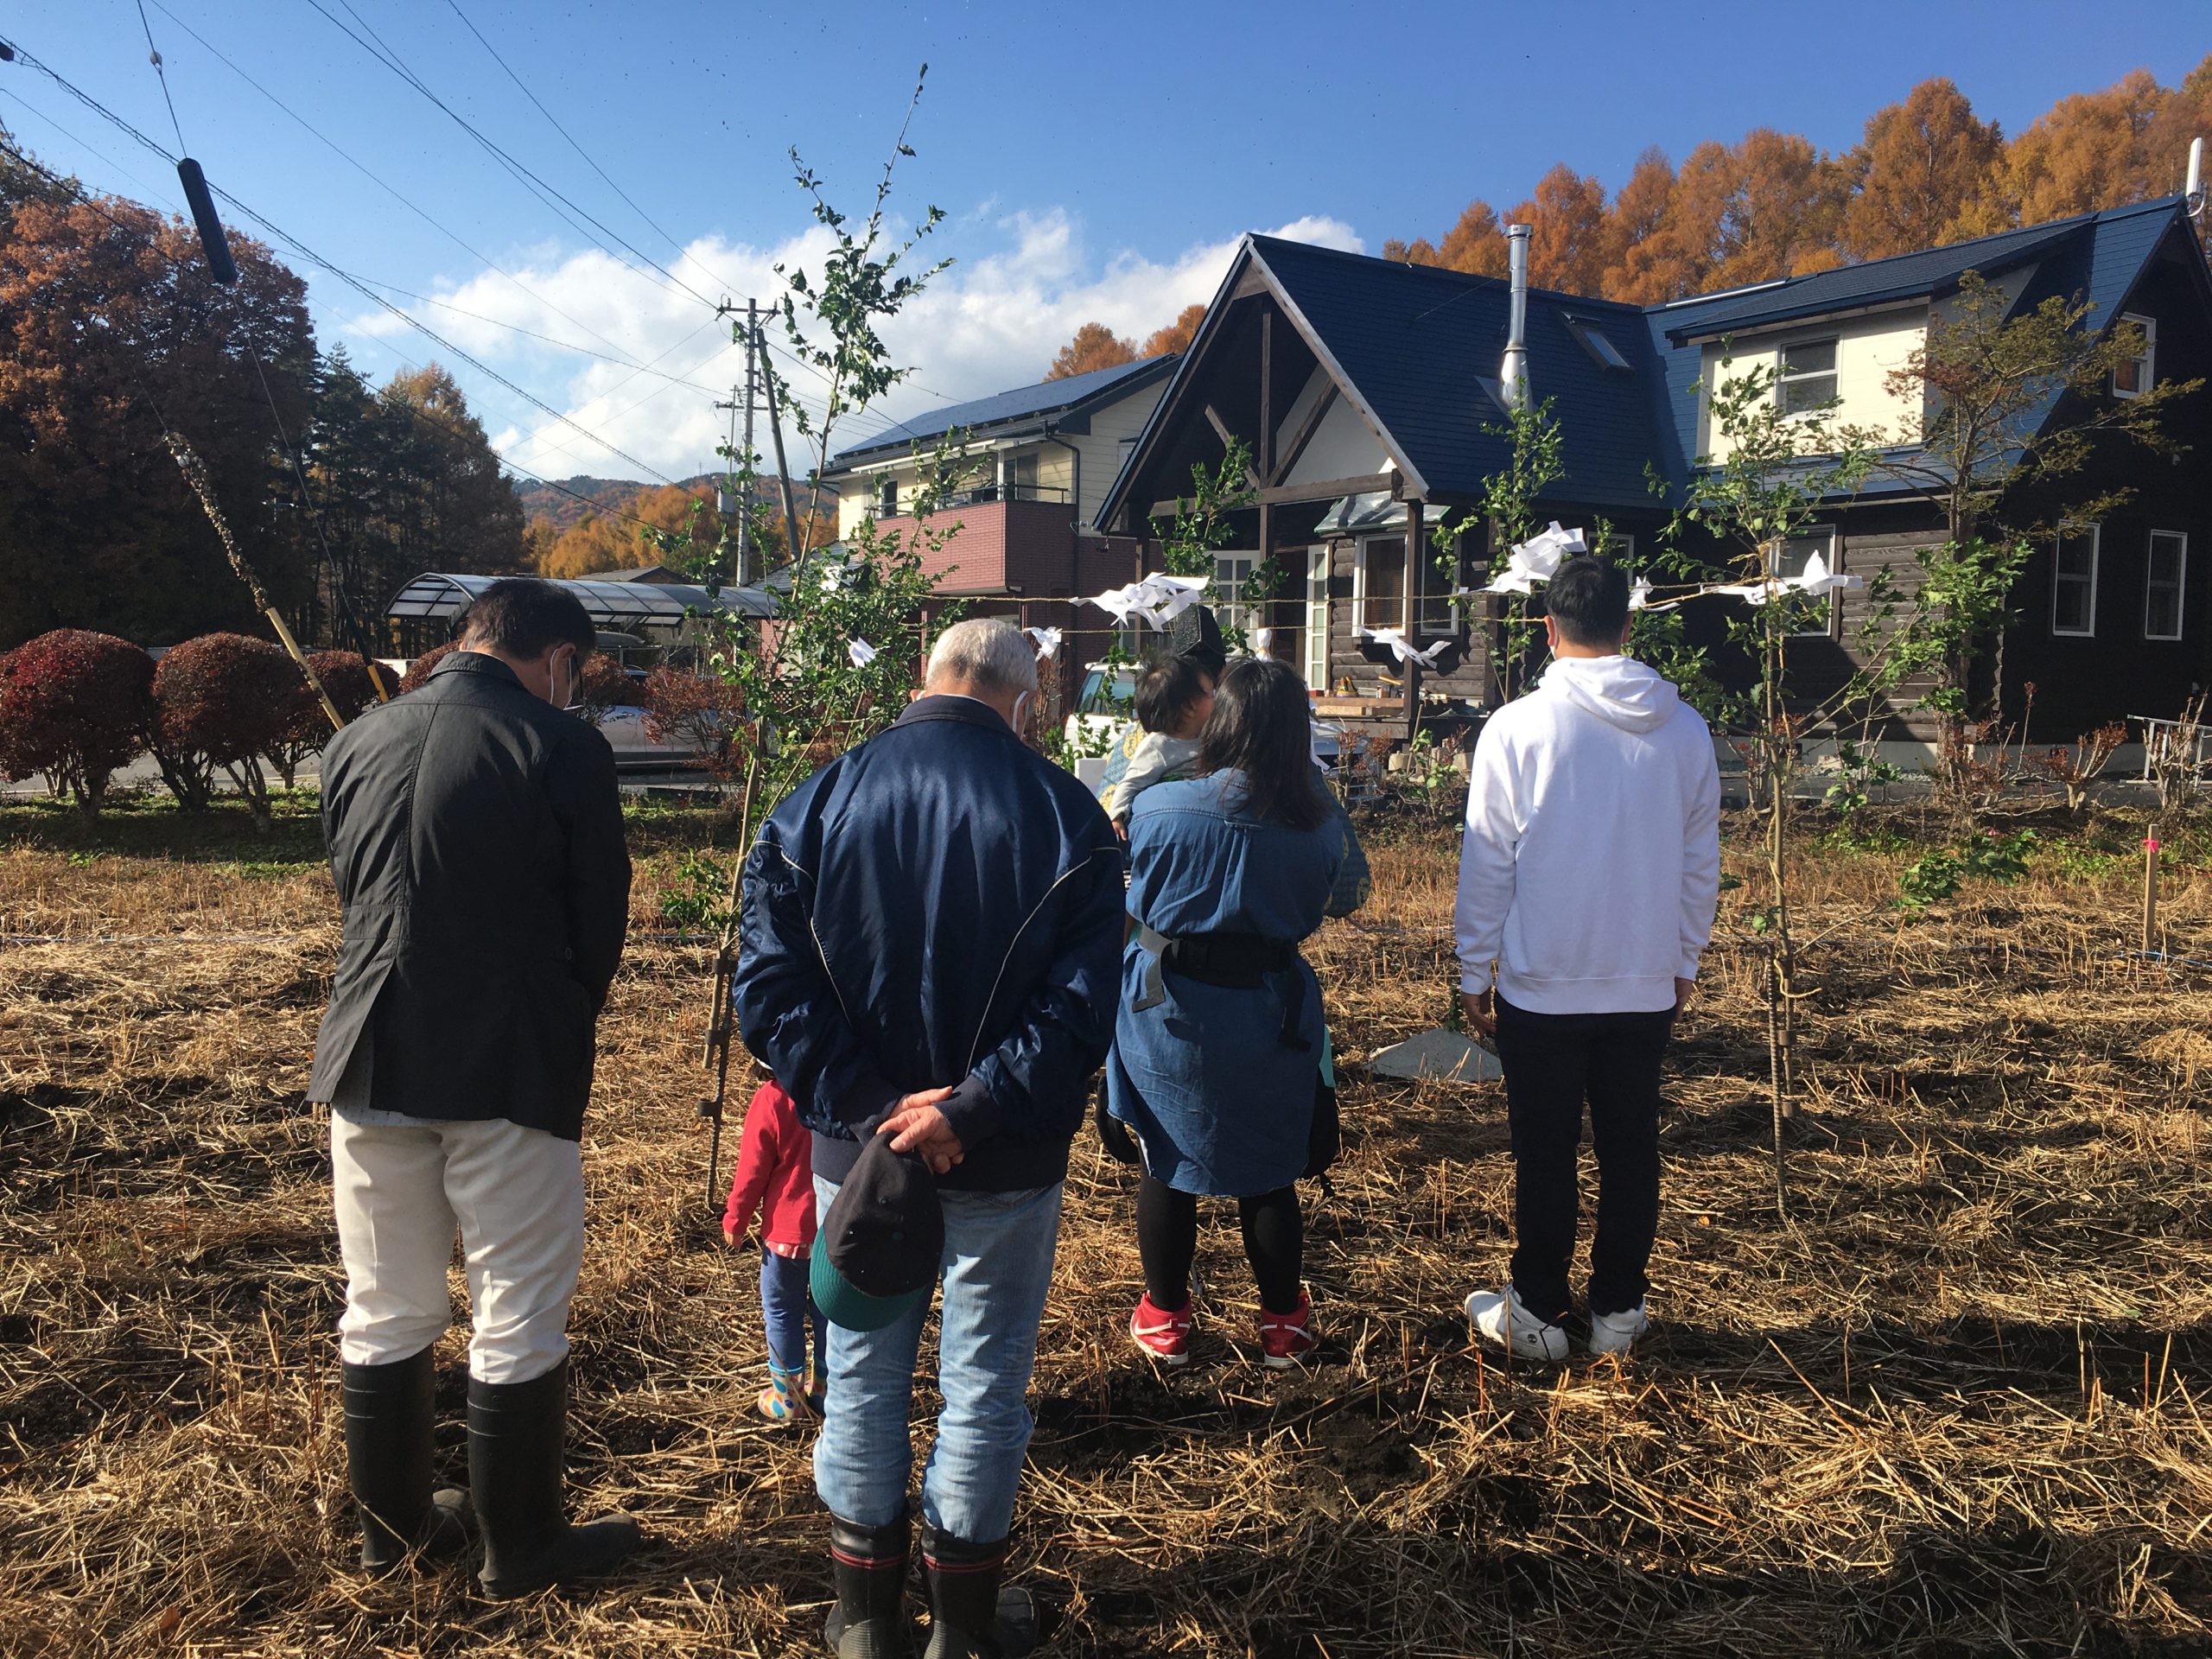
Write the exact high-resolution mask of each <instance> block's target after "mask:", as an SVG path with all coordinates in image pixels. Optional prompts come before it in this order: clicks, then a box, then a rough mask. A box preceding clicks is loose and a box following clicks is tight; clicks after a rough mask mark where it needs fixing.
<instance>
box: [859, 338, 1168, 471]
mask: <svg viewBox="0 0 2212 1659" xmlns="http://www.w3.org/2000/svg"><path fill="white" fill-rule="evenodd" d="M1176 361H1177V359H1176V358H1175V356H1174V354H1173V353H1169V354H1168V355H1167V356H1165V357H1148V358H1144V359H1140V360H1139V361H1137V362H1135V363H1122V364H1119V365H1116V366H1115V367H1113V368H1110V369H1093V370H1091V371H1090V372H1089V373H1087V374H1071V375H1066V376H1064V377H1062V378H1059V379H1058V380H1044V381H1039V383H1038V384H1037V385H1033V386H1017V387H1016V388H1014V390H1013V391H1001V392H995V393H994V394H993V395H991V396H990V397H978V398H976V399H975V400H974V401H973V402H972V403H965V404H948V405H946V406H945V407H944V408H943V409H933V410H928V411H926V412H925V413H923V414H919V415H917V416H914V417H913V418H912V419H911V420H906V421H901V422H899V423H898V424H897V425H895V426H892V427H889V428H887V429H885V430H884V431H882V432H880V433H879V434H877V435H875V436H874V437H872V438H869V439H868V441H867V442H863V443H855V444H854V445H852V446H851V447H849V448H844V449H841V450H839V451H838V452H837V453H836V454H835V455H834V456H832V457H831V458H830V461H829V468H828V472H827V474H825V476H827V475H829V474H836V473H838V472H841V471H842V470H843V469H844V468H846V467H854V466H857V465H860V464H861V463H863V462H866V461H883V460H888V459H890V458H891V457H892V456H893V455H900V454H906V452H907V451H908V450H910V449H912V448H913V447H914V446H915V445H916V444H918V443H919V444H926V443H928V442H931V441H932V440H934V439H937V438H941V437H943V436H944V435H945V434H946V433H948V432H950V431H951V430H952V429H954V428H956V427H957V428H960V429H962V430H963V431H969V432H973V433H974V434H975V435H976V436H978V437H991V436H997V435H1005V434H1001V433H997V432H995V431H994V430H993V429H995V428H1004V427H1014V428H1017V429H1018V428H1020V427H1026V426H1038V427H1041V426H1043V425H1044V424H1045V423H1047V422H1051V423H1052V424H1053V425H1054V426H1055V427H1057V428H1058V429H1060V430H1061V431H1064V432H1065V431H1071V432H1078V433H1080V432H1086V431H1088V430H1089V429H1090V425H1089V416H1090V411H1091V410H1095V409H1096V408H1097V407H1099V405H1101V404H1109V403H1111V402H1113V401H1114V400H1115V399H1116V398H1117V397H1127V396H1128V394H1129V393H1130V392H1132V391H1136V390H1137V389H1138V388H1140V387H1141V386H1145V385H1150V384H1151V383H1152V382H1153V381H1155V380H1160V379H1164V378H1166V375H1167V373H1168V372H1169V371H1170V370H1172V369H1173V367H1174V366H1175V364H1176Z"/></svg>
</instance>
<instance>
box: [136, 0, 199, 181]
mask: <svg viewBox="0 0 2212 1659" xmlns="http://www.w3.org/2000/svg"><path fill="white" fill-rule="evenodd" d="M138 27H139V28H141V29H144V30H145V31H146V56H147V59H148V60H149V62H151V63H152V64H153V66H154V79H156V80H158V81H160V82H161V83H162V103H164V104H166V105H168V106H169V126H170V128H171V129H172V130H174V131H175V134H176V147H177V151H178V153H179V154H180V155H181V154H182V153H183V152H184V151H185V149H187V148H188V146H187V145H186V143H185V142H184V128H183V126H182V125H181V124H180V123H179V122H178V120H177V118H176V99H174V98H171V97H170V96H169V76H168V70H166V69H164V68H163V67H162V49H161V48H159V47H157V46H156V45H155V44H154V26H153V25H152V24H151V23H149V22H147V21H146V0H138Z"/></svg>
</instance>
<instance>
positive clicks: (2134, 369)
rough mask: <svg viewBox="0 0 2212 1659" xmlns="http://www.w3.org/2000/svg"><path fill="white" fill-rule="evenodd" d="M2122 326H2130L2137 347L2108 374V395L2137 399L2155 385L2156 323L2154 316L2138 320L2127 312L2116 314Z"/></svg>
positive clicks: (2156, 364) (2137, 317) (2156, 378)
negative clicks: (2132, 354) (2110, 386)
mask: <svg viewBox="0 0 2212 1659" xmlns="http://www.w3.org/2000/svg"><path fill="white" fill-rule="evenodd" d="M2120 321H2121V323H2122V324H2124V325H2129V326H2132V327H2133V328H2134V329H2135V331H2136V334H2138V335H2139V340H2138V341H2137V344H2138V345H2139V346H2140V347H2141V349H2140V350H2139V351H2138V352H2137V353H2135V355H2134V356H2133V357H2127V358H2122V359H2120V362H2119V363H2118V364H2117V365H2115V366H2114V367H2113V372H2112V395H2113V397H2141V396H2142V395H2143V394H2144V393H2145V392H2146V391H2150V390H2151V388H2152V386H2153V385H2156V384H2157V383H2158V320H2157V319H2156V318H2154V317H2139V316H2134V315H2131V314H2129V313H2127V312H2124V311H2123V312H2122V313H2121V314H2120Z"/></svg>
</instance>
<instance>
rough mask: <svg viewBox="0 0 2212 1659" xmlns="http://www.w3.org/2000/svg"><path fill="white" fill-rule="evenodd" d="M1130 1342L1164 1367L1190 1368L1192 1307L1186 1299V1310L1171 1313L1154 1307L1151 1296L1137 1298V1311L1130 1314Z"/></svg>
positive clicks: (1181, 1309) (1184, 1306)
mask: <svg viewBox="0 0 2212 1659" xmlns="http://www.w3.org/2000/svg"><path fill="white" fill-rule="evenodd" d="M1129 1340H1130V1341H1131V1342H1134V1343H1135V1344H1136V1345H1137V1346H1138V1347H1140V1348H1141V1349H1143V1350H1144V1351H1145V1352H1147V1354H1150V1355H1151V1356H1152V1357H1154V1359H1156V1360H1158V1361H1159V1362H1160V1363H1161V1364H1163V1365H1187V1364H1189V1363H1191V1304H1190V1300H1189V1299H1188V1298H1187V1297H1186V1298H1185V1300H1184V1302H1183V1306H1182V1307H1181V1308H1180V1309H1179V1311H1178V1312H1176V1313H1167V1312H1166V1311H1165V1310H1163V1309H1161V1308H1159V1307H1155V1306H1153V1300H1152V1298H1151V1297H1150V1296H1149V1295H1145V1296H1141V1297H1139V1298H1138V1299H1137V1309H1136V1312H1135V1313H1132V1314H1130V1315H1129Z"/></svg>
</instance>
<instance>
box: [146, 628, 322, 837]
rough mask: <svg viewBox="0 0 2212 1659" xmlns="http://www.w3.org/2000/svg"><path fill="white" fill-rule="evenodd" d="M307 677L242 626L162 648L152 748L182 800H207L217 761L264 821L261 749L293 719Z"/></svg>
mask: <svg viewBox="0 0 2212 1659" xmlns="http://www.w3.org/2000/svg"><path fill="white" fill-rule="evenodd" d="M305 683H306V681H305V677H303V676H302V674H301V672H300V668H299V664H296V663H295V662H294V661H293V660H292V659H291V658H290V657H289V656H287V655H286V654H285V652H284V651H283V648H282V647H281V646H277V645H270V644H269V643H268V642H267V641H266V640H263V639H249V638H248V637H247V636H246V635H245V634H242V633H208V634H202V635H201V636H200V638H199V639H188V640H186V641H185V642H184V643H183V644H182V645H179V646H177V647H176V648H175V650H173V651H171V652H168V654H167V655H166V656H164V657H163V658H162V660H161V662H160V664H158V665H157V666H156V669H155V670H154V742H153V749H154V755H155V758H156V760H158V761H160V762H161V766H162V776H163V777H164V778H166V779H168V785H169V787H170V789H171V790H172V791H175V795H176V798H177V802H178V804H180V805H181V806H184V807H186V808H188V809H189V810H199V809H200V808H203V807H205V806H206V805H207V803H208V800H209V799H210V798H211V797H212V795H213V782H214V772H215V768H216V767H218V766H220V767H221V768H222V769H223V771H224V772H226V773H228V774H229V776H230V779H231V781H232V783H234V784H235V785H238V793H239V794H240V795H242V796H243V797H245V804H246V807H247V810H250V811H251V813H252V814H253V818H254V822H255V823H257V824H259V825H262V826H263V827H264V828H265V827H266V826H267V825H268V823H269V779H268V777H267V774H265V773H264V772H263V771H262V770H261V761H260V757H261V755H262V754H263V753H265V752H266V751H267V750H268V748H269V747H270V745H271V744H272V743H274V742H276V741H277V739H278V737H279V736H280V735H281V734H283V730H284V728H285V727H286V726H287V725H289V723H290V721H291V719H292V714H293V710H294V709H295V707H296V702H297V698H298V696H299V693H300V690H301V688H302V686H303V685H304V684H305Z"/></svg>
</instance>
